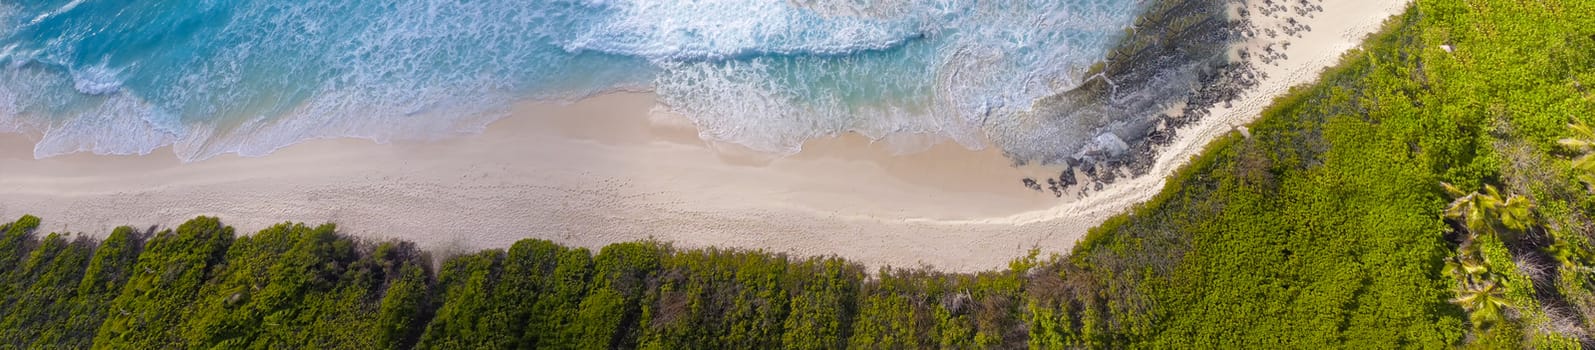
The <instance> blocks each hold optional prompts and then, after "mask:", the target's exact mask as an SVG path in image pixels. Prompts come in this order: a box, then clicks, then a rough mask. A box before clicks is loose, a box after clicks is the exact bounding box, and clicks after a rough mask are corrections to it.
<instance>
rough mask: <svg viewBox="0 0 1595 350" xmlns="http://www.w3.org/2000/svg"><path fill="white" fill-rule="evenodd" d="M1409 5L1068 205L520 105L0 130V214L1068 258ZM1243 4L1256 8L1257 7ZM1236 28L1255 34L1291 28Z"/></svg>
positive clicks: (864, 255)
mask: <svg viewBox="0 0 1595 350" xmlns="http://www.w3.org/2000/svg"><path fill="white" fill-rule="evenodd" d="M1407 2H1408V1H1407V0H1347V1H1324V2H1322V3H1321V4H1319V5H1321V6H1322V8H1323V11H1322V12H1316V13H1312V14H1311V16H1308V17H1298V18H1297V20H1298V21H1300V22H1301V23H1303V24H1305V25H1307V26H1310V27H1311V30H1310V31H1306V32H1301V33H1299V34H1300V36H1299V37H1286V36H1285V35H1280V36H1279V37H1277V38H1269V37H1268V36H1261V35H1260V36H1259V37H1258V38H1257V39H1256V40H1254V41H1253V42H1249V43H1246V44H1245V46H1246V47H1248V48H1250V49H1251V51H1253V52H1257V51H1261V50H1260V49H1261V48H1262V47H1265V46H1266V45H1268V44H1274V43H1278V42H1280V41H1287V40H1288V41H1289V42H1290V43H1291V44H1290V45H1289V46H1288V48H1283V49H1280V50H1282V52H1284V53H1285V54H1286V55H1288V57H1287V58H1284V59H1281V60H1273V61H1272V62H1269V63H1261V62H1258V63H1257V64H1258V67H1259V70H1260V71H1261V72H1263V73H1264V74H1266V76H1267V78H1264V79H1261V81H1260V85H1259V86H1258V87H1257V88H1255V89H1253V90H1251V91H1249V92H1246V93H1244V94H1243V95H1242V98H1241V99H1240V100H1238V101H1235V103H1233V104H1231V105H1230V106H1228V107H1224V106H1220V107H1221V108H1217V109H1215V110H1213V113H1212V114H1211V115H1210V116H1209V117H1206V118H1204V119H1202V120H1200V121H1199V122H1197V123H1194V124H1192V125H1190V126H1188V127H1186V128H1185V129H1182V130H1181V131H1180V133H1179V134H1178V135H1179V136H1178V137H1177V138H1176V139H1175V140H1174V141H1173V143H1172V144H1170V145H1169V146H1167V147H1165V148H1163V149H1162V150H1161V153H1159V154H1158V156H1157V161H1156V163H1155V164H1154V166H1153V168H1152V171H1151V173H1150V175H1147V176H1143V177H1140V178H1135V179H1129V180H1121V181H1118V182H1116V183H1114V184H1112V185H1110V186H1109V187H1107V188H1104V189H1103V190H1100V191H1093V192H1091V193H1090V194H1089V195H1088V196H1086V197H1084V198H1077V199H1060V198H1056V197H1054V196H1053V195H1052V194H1051V193H1043V192H1036V191H1031V190H1029V189H1026V188H1024V187H1023V186H1021V185H1020V179H1021V178H1024V177H1037V178H1044V177H1055V176H1057V173H1058V172H1059V171H1061V169H1059V168H1052V167H1040V166H1027V167H1021V168H1015V167H1012V166H1010V164H1009V160H1008V159H1006V158H1004V157H1003V156H1002V155H1001V154H1000V153H999V152H998V151H997V150H993V149H990V148H988V149H985V150H979V151H974V150H968V149H964V148H962V147H961V146H958V145H957V144H955V143H952V142H942V143H938V144H936V145H935V146H932V147H930V149H928V150H926V151H923V152H918V153H913V154H907V155H899V154H894V152H892V151H891V150H889V149H888V147H886V146H885V145H882V144H879V143H872V142H870V140H868V139H866V138H864V137H862V136H858V135H845V136H841V137H836V138H831V139H822V140H813V141H810V142H809V143H807V144H805V145H804V148H803V151H802V152H800V153H798V154H797V155H794V156H790V157H769V156H763V155H759V154H753V153H751V152H745V151H740V150H737V147H735V146H729V145H715V144H706V143H705V142H704V141H702V140H700V139H699V138H698V136H697V133H696V131H695V130H694V129H693V127H692V125H691V123H690V122H688V121H686V120H685V119H684V118H682V117H680V116H676V115H673V114H672V113H670V112H668V109H667V108H665V107H663V106H660V105H658V104H657V103H656V102H655V98H654V96H653V95H651V94H648V93H612V94H605V95H601V96H596V97H592V98H588V99H585V100H582V101H579V102H576V103H573V104H569V105H554V104H547V103H523V104H520V105H517V106H516V107H515V108H514V110H513V111H512V113H511V116H510V117H507V118H505V119H503V120H500V121H498V122H495V123H493V124H492V125H490V126H489V127H488V128H487V130H486V131H485V132H483V133H482V134H480V135H470V136H463V137H458V138H453V139H448V140H442V141H434V142H400V143H393V144H378V143H375V142H371V141H368V140H358V139H336V140H319V141H311V142H305V143H301V144H297V145H294V146H291V147H287V148H284V149H282V150H279V151H277V152H276V153H273V154H271V155H269V156H265V157H259V158H245V157H237V156H221V157H216V158H212V159H208V160H204V161H200V162H195V163H186V164H185V163H181V162H179V161H178V160H177V158H176V157H174V156H173V155H172V154H171V152H170V150H169V149H162V150H157V151H156V152H155V153H153V154H151V155H148V156H100V155H90V154H73V155H67V156H59V157H51V158H46V159H34V156H33V144H34V142H35V140H37V138H38V135H19V134H0V217H6V218H14V217H16V216H20V215H22V214H34V215H38V216H41V217H43V218H44V219H45V222H46V223H45V228H47V229H49V230H52V231H67V232H85V233H90V234H103V233H108V232H110V230H111V228H113V227H115V226H121V225H133V226H137V227H144V226H149V225H160V226H172V225H175V224H177V223H180V222H182V221H184V220H187V219H189V218H192V217H194V216H196V215H214V216H218V217H220V218H221V219H222V220H223V221H224V222H226V223H228V224H230V225H233V226H235V227H238V228H239V229H240V231H241V232H252V231H255V230H259V229H261V228H264V227H266V226H269V225H271V224H274V223H279V222H284V221H296V222H309V223H319V222H334V223H337V224H338V225H339V226H340V228H341V230H342V231H343V232H344V233H347V234H353V235H358V236H362V237H370V238H374V239H385V238H396V239H405V240H411V241H415V242H417V243H419V244H420V245H422V246H423V247H427V248H433V249H443V250H457V251H466V250H472V249H481V248H493V247H507V246H508V245H510V244H511V243H513V242H514V241H516V240H520V239H523V238H544V239H550V240H553V241H555V242H559V243H562V244H570V245H578V246H586V247H591V248H596V247H600V246H602V245H604V244H608V243H614V242H622V241H631V240H641V239H650V238H651V239H657V240H661V241H667V242H672V243H673V244H676V245H678V246H684V247H703V246H720V247H737V248H748V249H764V250H767V251H774V252H787V253H791V254H794V255H799V256H811V255H829V254H835V255H838V256H842V257H845V258H849V259H854V260H856V261H858V262H861V263H864V264H866V265H870V266H882V265H894V266H915V265H920V264H925V265H931V266H935V267H938V268H942V269H947V270H951V271H977V270H985V269H991V268H998V267H1002V266H1005V264H1006V263H1007V262H1009V261H1011V260H1012V259H1014V258H1017V257H1020V256H1022V255H1023V254H1024V253H1025V252H1026V251H1028V250H1029V249H1032V248H1038V249H1041V250H1042V251H1044V252H1049V253H1050V252H1067V251H1068V249H1069V248H1070V247H1071V246H1073V244H1074V242H1075V241H1076V240H1078V239H1079V238H1080V237H1081V236H1082V235H1084V233H1085V232H1086V231H1087V230H1089V229H1090V228H1091V227H1093V226H1095V225H1097V224H1099V223H1100V222H1101V221H1102V220H1104V219H1106V218H1108V217H1110V216H1112V215H1115V214H1117V213H1120V212H1122V211H1124V210H1125V209H1126V208H1129V207H1130V206H1132V205H1134V204H1136V203H1140V202H1142V201H1144V200H1146V199H1147V198H1149V197H1150V196H1152V195H1153V194H1155V193H1156V192H1157V191H1159V190H1160V189H1161V188H1162V186H1163V184H1164V176H1166V175H1167V174H1169V173H1170V172H1172V171H1173V170H1174V169H1176V168H1178V167H1179V166H1180V165H1181V164H1183V163H1184V162H1185V161H1186V160H1188V159H1189V158H1190V157H1191V156H1192V155H1193V154H1195V153H1196V152H1199V151H1200V150H1201V149H1202V148H1203V146H1204V145H1206V144H1207V143H1208V142H1209V141H1211V140H1213V139H1214V138H1216V137H1218V136H1220V135H1223V134H1224V133H1227V132H1230V131H1232V130H1234V129H1236V128H1237V127H1240V126H1243V125H1244V124H1246V123H1248V122H1250V121H1251V120H1252V119H1253V118H1255V117H1256V116H1257V115H1258V113H1259V112H1260V111H1261V110H1262V109H1263V108H1264V107H1266V106H1267V105H1268V103H1269V102H1270V101H1272V99H1273V98H1275V97H1277V96H1279V95H1281V94H1283V93H1284V92H1286V91H1288V89H1289V88H1290V87H1291V86H1295V85H1299V84H1304V83H1309V82H1311V81H1312V80H1313V79H1315V78H1316V77H1317V75H1318V74H1319V72H1321V71H1322V70H1323V69H1324V68H1326V67H1328V66H1330V65H1332V64H1334V63H1335V62H1336V61H1338V59H1339V57H1340V56H1341V55H1342V54H1343V53H1344V52H1346V51H1347V50H1350V49H1352V48H1354V47H1356V46H1357V45H1358V43H1359V42H1360V41H1361V39H1362V38H1364V37H1365V36H1366V35H1368V34H1369V33H1371V32H1373V31H1375V30H1378V29H1379V28H1380V25H1381V24H1382V23H1383V22H1384V21H1385V20H1386V19H1387V18H1389V17H1390V16H1392V15H1395V14H1397V13H1399V12H1400V11H1401V10H1402V9H1403V8H1404V6H1405V5H1406V3H1407ZM1251 6H1253V7H1256V6H1261V1H1254V4H1252V5H1251ZM1291 15H1292V14H1279V15H1278V16H1277V17H1275V16H1269V15H1264V14H1261V13H1255V11H1254V13H1253V14H1252V18H1253V20H1254V22H1256V23H1257V25H1258V26H1259V27H1268V26H1279V25H1282V24H1283V23H1284V21H1285V18H1287V16H1291Z"/></svg>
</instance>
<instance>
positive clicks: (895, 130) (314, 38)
mask: <svg viewBox="0 0 1595 350" xmlns="http://www.w3.org/2000/svg"><path fill="white" fill-rule="evenodd" d="M857 3H860V2H858V1H849V0H791V1H783V0H719V1H704V0H698V1H694V0H586V1H555V0H475V1H462V0H361V1H329V0H298V1H288V0H169V1H98V0H28V1H16V0H0V132H7V131H9V132H39V133H42V134H43V139H42V140H41V141H39V143H38V144H37V146H36V147H35V149H34V155H35V156H36V157H41V158H42V157H49V156H53V155H60V154H66V153H73V152H93V153H99V154H148V153H150V152H152V151H154V150H155V149H157V148H160V147H164V146H168V145H170V146H172V147H173V151H174V152H175V153H176V155H177V156H178V157H179V158H181V159H183V160H185V161H193V160H200V159H205V158H208V157H212V156H215V155H219V154H224V153H238V154H241V155H246V156H258V155H264V154H267V153H270V152H271V151H273V150H275V149H277V148H280V147H282V146H286V145H289V144H293V143H295V142H299V141H304V140H309V139H317V138H334V137H359V138H369V139H373V140H377V141H379V142H387V141H391V140H401V139H403V140H416V139H418V140H429V139H436V138H439V137H446V136H452V135H458V134H461V133H473V132H479V131H481V130H482V128H483V127H484V126H485V125H486V124H487V123H489V122H491V121H493V120H495V119H497V118H500V117H502V116H503V115H504V114H505V113H506V111H507V110H508V106H509V105H510V104H511V103H513V102H516V101H522V100H545V101H573V100H575V99H579V98H582V97H585V96H591V95H593V94H596V93H602V92H605V91H615V90H649V91H654V92H656V93H657V94H658V96H659V99H660V102H661V103H663V104H665V105H667V106H669V107H670V108H671V109H672V110H674V111H676V112H680V113H682V114H684V115H686V116H688V117H689V118H691V119H692V120H693V122H695V123H696V124H697V125H698V126H699V128H700V130H701V136H702V137H703V138H704V139H705V140H709V141H717V142H730V143H736V144H740V145H743V146H746V147H748V148H751V149H754V150H758V151H763V152H769V153H775V154H791V153H793V152H796V151H797V150H798V149H799V147H800V146H801V144H802V143H803V142H804V141H805V140H808V139H811V138H815V137H820V136H826V135H834V134H838V133H843V132H859V133H862V134H865V135H867V136H870V137H874V138H887V137H890V136H895V135H927V134H928V135H935V136H936V137H938V138H944V139H951V140H954V141H956V142H959V143H961V144H963V145H966V146H969V147H980V146H982V145H983V144H985V142H986V140H988V139H1000V140H1001V141H1003V142H999V144H1021V143H1024V142H1026V140H1025V139H1023V138H1037V139H1045V138H1056V137H1061V136H1058V135H1046V134H1041V135H1037V134H1034V133H1013V132H1008V131H1003V130H1006V129H1003V130H999V129H996V128H993V127H992V126H993V125H1008V126H1011V125H1025V124H1026V123H1027V121H1024V120H1015V118H1024V116H1025V115H1029V114H1028V113H1027V112H1028V111H1030V110H1031V108H1032V105H1033V104H1034V102H1035V101H1037V100H1038V99H1040V98H1043V97H1045V96H1049V95H1053V94H1056V93H1058V92H1060V91H1064V90H1067V89H1069V88H1071V87H1074V86H1075V85H1076V84H1077V83H1078V82H1079V80H1080V78H1081V77H1080V75H1081V74H1083V72H1084V71H1085V70H1086V69H1087V68H1088V67H1089V65H1090V64H1092V63H1094V62H1095V61H1097V60H1099V59H1101V57H1102V56H1103V55H1104V53H1105V51H1106V50H1107V49H1109V46H1111V45H1113V44H1114V41H1115V40H1116V39H1117V38H1118V37H1119V36H1121V35H1122V34H1123V33H1124V30H1125V28H1126V27H1127V26H1128V25H1129V24H1130V23H1131V21H1132V20H1133V19H1134V17H1135V15H1136V14H1137V13H1138V11H1139V10H1140V7H1141V6H1142V4H1141V2H1140V1H1134V0H1009V1H974V0H928V1H875V2H870V1H866V2H862V3H869V5H859V4H857ZM1091 120H1093V121H1091V122H1081V123H1080V125H1068V126H1065V127H1064V128H1065V129H1070V130H1076V131H1091V132H1081V133H1080V134H1093V133H1094V132H1095V130H1096V129H1100V128H1104V127H1106V126H1107V124H1109V123H1110V122H1111V121H1103V120H1097V119H1091ZM1072 134H1074V133H1071V135H1072ZM1016 138H1019V139H1016ZM1087 138H1089V137H1087ZM1047 141H1048V142H1051V143H1057V142H1058V141H1057V140H1047ZM1079 142H1090V140H1089V139H1087V140H1079Z"/></svg>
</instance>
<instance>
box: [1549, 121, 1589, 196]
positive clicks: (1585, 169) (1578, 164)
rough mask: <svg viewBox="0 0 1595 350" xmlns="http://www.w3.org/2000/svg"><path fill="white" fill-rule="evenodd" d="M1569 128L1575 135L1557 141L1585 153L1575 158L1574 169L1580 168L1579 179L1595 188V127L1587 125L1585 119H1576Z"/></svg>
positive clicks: (1587, 185) (1563, 145)
mask: <svg viewBox="0 0 1595 350" xmlns="http://www.w3.org/2000/svg"><path fill="white" fill-rule="evenodd" d="M1567 129H1568V130H1570V131H1572V132H1573V137H1569V138H1565V139H1561V140H1560V141H1557V143H1559V144H1561V145H1562V147H1566V148H1568V149H1572V150H1574V151H1578V152H1581V153H1583V155H1580V156H1579V157H1578V158H1575V159H1573V169H1576V170H1579V174H1578V181H1581V182H1584V185H1585V186H1586V187H1587V188H1589V189H1591V190H1595V152H1592V151H1595V129H1592V128H1590V127H1589V125H1585V124H1584V121H1582V120H1577V119H1574V120H1573V123H1572V124H1568V125H1567Z"/></svg>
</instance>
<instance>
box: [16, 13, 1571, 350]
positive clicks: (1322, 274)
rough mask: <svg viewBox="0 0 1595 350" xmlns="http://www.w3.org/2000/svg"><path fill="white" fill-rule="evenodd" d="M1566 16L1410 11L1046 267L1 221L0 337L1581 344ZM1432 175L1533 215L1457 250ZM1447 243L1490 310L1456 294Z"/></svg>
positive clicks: (69, 342) (462, 343) (279, 344)
mask: <svg viewBox="0 0 1595 350" xmlns="http://www.w3.org/2000/svg"><path fill="white" fill-rule="evenodd" d="M1589 13H1595V3H1584V2H1518V1H1504V0H1471V1H1443V2H1442V1H1424V2H1419V3H1417V4H1416V5H1414V6H1413V7H1411V8H1409V9H1408V11H1407V12H1406V13H1405V14H1403V15H1401V16H1399V17H1397V18H1395V19H1392V20H1391V22H1390V23H1388V24H1387V25H1386V28H1385V30H1383V31H1382V32H1380V33H1378V34H1376V35H1374V36H1373V37H1371V38H1370V39H1369V41H1368V42H1367V43H1365V45H1364V47H1363V48H1362V49H1360V50H1354V51H1352V52H1350V53H1348V54H1347V55H1346V56H1345V57H1343V58H1342V62H1341V64H1340V65H1338V66H1336V67H1335V68H1332V69H1330V70H1329V71H1327V72H1325V73H1323V75H1322V76H1321V77H1320V78H1319V80H1318V82H1317V83H1316V84H1314V85H1312V86H1306V87H1299V88H1297V89H1295V90H1293V91H1291V92H1290V93H1289V94H1287V95H1285V96H1283V97H1281V98H1279V99H1277V100H1276V101H1275V102H1274V104H1273V106H1272V107H1270V108H1268V109H1267V110H1266V111H1265V112H1263V114H1262V116H1261V117H1260V118H1259V119H1257V121H1256V122H1255V123H1253V124H1251V125H1250V132H1249V135H1250V136H1249V137H1248V136H1244V135H1242V134H1240V133H1231V134H1229V135H1227V136H1224V137H1221V138H1220V139H1219V140H1217V141H1215V142H1214V143H1212V144H1209V145H1208V146H1207V148H1206V150H1205V151H1204V152H1202V153H1201V154H1200V155H1198V156H1196V157H1194V158H1193V159H1191V161H1190V162H1189V163H1188V164H1186V165H1185V166H1184V167H1183V168H1181V169H1180V170H1178V171H1177V172H1176V173H1175V174H1173V175H1172V176H1171V177H1170V178H1169V180H1168V182H1167V183H1168V185H1167V186H1166V187H1165V188H1164V189H1163V190H1162V192H1161V193H1159V194H1158V195H1156V196H1155V197H1153V198H1152V199H1151V200H1149V201H1148V202H1146V203H1143V204H1141V205H1138V206H1136V207H1135V208H1133V209H1132V210H1130V211H1129V212H1127V213H1124V214H1121V215H1119V216H1115V217H1113V218H1110V219H1108V220H1107V221H1106V222H1105V223H1104V224H1102V225H1101V226H1099V227H1097V228H1095V229H1093V230H1092V231H1091V232H1090V233H1089V234H1088V235H1087V236H1086V237H1085V238H1084V239H1082V240H1081V241H1080V242H1079V243H1078V244H1077V245H1076V246H1075V248H1074V250H1073V251H1072V252H1071V253H1070V254H1068V255H1064V256H1039V255H1037V254H1031V255H1030V256H1028V257H1022V258H1019V259H1016V260H1015V261H1014V262H1013V263H1011V264H1010V266H1009V268H1007V269H1004V270H1000V271H988V272H981V273H971V274H958V273H946V272H939V271H935V270H932V269H928V268H917V269H905V268H883V269H880V270H876V271H867V270H866V269H865V268H864V267H862V266H860V265H859V264H856V263H852V262H848V261H846V260H844V259H840V258H835V257H807V258H799V257H790V256H786V255H784V254H777V253H768V252H762V251H744V250H732V249H719V248H702V249H681V248H676V247H672V246H670V245H669V244H666V243H659V242H629V243H617V244H612V245H609V246H606V247H604V248H602V249H600V250H599V251H598V252H596V253H595V252H592V251H590V250H587V249H584V248H572V247H564V246H560V245H557V244H554V243H552V242H549V241H545V240H536V239H528V240H523V241H520V242H517V243H516V244H514V245H513V246H511V247H510V248H509V249H507V250H500V249H493V250H484V251H479V252H472V253H466V254H460V255H456V256H449V257H435V256H432V255H431V254H429V253H427V252H425V251H422V250H420V249H417V248H416V247H414V245H412V244H409V243H405V242H392V241H388V242H368V241H362V240H359V239H355V238H352V237H348V236H343V235H341V234H338V233H337V230H336V227H334V226H331V225H323V226H316V227H311V226H306V225H302V224H291V223H285V224H282V225H278V226H273V227H271V228H268V229H266V230H263V231H261V232H258V233H255V234H253V235H249V236H242V237H240V236H236V235H235V233H234V232H233V230H232V229H231V228H230V227H227V226H225V225H223V224H222V223H221V222H220V221H218V220H217V219H215V218H208V217H201V218H196V219H194V220H191V221H189V222H188V223H185V224H183V225H181V226H179V227H177V228H176V229H175V230H166V231H161V232H154V231H153V230H150V231H147V232H141V231H139V230H135V229H132V228H118V229H117V230H115V231H114V232H112V233H111V234H110V235H109V236H107V238H105V239H104V240H100V241H94V240H90V239H86V238H73V236H72V235H66V234H48V235H43V236H42V237H41V236H40V233H39V232H38V231H39V227H40V220H39V218H35V217H31V216H24V217H22V218H20V219H18V220H17V221H15V222H12V223H7V224H3V225H0V233H3V236H0V296H3V299H0V315H3V316H0V348H42V347H85V346H89V345H90V344H92V346H93V347H95V348H117V349H120V348H140V349H147V348H148V349H153V348H244V347H250V348H382V349H389V348H450V349H452V348H554V349H564V348H580V349H596V348H648V349H675V348H792V349H836V348H931V347H939V348H1025V347H1030V348H1067V347H1091V348H1215V347H1218V348H1309V347H1348V348H1395V347H1424V348H1441V347H1455V346H1461V347H1477V348H1511V347H1537V348H1577V347H1581V346H1585V347H1587V346H1590V345H1592V341H1591V339H1590V331H1591V330H1595V272H1592V271H1595V249H1592V245H1591V244H1592V243H1595V225H1592V224H1591V221H1590V218H1592V217H1595V196H1591V195H1590V193H1591V192H1590V189H1589V184H1584V183H1580V182H1579V178H1580V176H1581V175H1584V174H1582V173H1581V172H1580V171H1578V170H1577V169H1575V168H1574V167H1573V161H1572V160H1571V159H1572V158H1574V157H1577V156H1579V154H1577V153H1576V152H1573V151H1570V150H1568V149H1565V148H1562V147H1561V146H1560V145H1558V144H1557V140H1559V139H1562V138H1566V137H1569V136H1571V135H1572V132H1571V131H1569V129H1568V128H1567V127H1566V125H1567V124H1569V123H1571V122H1574V121H1575V120H1582V121H1585V122H1588V121H1590V120H1591V118H1595V91H1592V90H1591V89H1595V86H1591V84H1595V64H1592V62H1595V23H1592V22H1595V17H1590V16H1587V15H1586V14H1589ZM1442 182H1444V183H1450V184H1454V185H1456V187H1458V188H1462V189H1465V190H1469V191H1471V190H1476V189H1481V188H1484V186H1486V185H1493V186H1496V187H1499V188H1501V189H1502V191H1505V192H1508V193H1511V194H1517V195H1522V196H1526V197H1527V198H1529V199H1530V200H1532V201H1533V202H1534V203H1535V204H1536V205H1535V209H1534V211H1533V215H1534V216H1535V217H1536V218H1537V220H1536V221H1537V222H1539V223H1540V224H1539V225H1536V226H1533V227H1531V228H1529V229H1527V230H1524V231H1523V232H1521V233H1517V234H1512V235H1478V236H1477V237H1476V238H1474V239H1472V240H1471V241H1469V240H1464V239H1462V238H1461V237H1462V235H1465V234H1468V232H1467V231H1466V230H1467V229H1468V228H1467V227H1466V225H1465V224H1463V223H1460V222H1455V221H1450V220H1448V219H1447V218H1446V214H1445V210H1446V208H1447V205H1448V203H1450V202H1451V200H1452V198H1451V197H1450V196H1448V195H1447V193H1446V191H1445V190H1444V189H1443V188H1442V187H1441V186H1440V183H1442ZM1465 241H1467V242H1469V243H1467V244H1474V245H1477V248H1478V251H1479V253H1478V254H1479V255H1480V256H1482V259H1483V260H1484V261H1486V262H1488V264H1489V265H1490V267H1491V269H1492V271H1496V272H1495V273H1497V274H1499V277H1497V278H1498V279H1499V281H1501V284H1502V286H1503V287H1504V289H1503V290H1502V292H1501V296H1502V298H1504V299H1505V305H1506V306H1505V310H1506V312H1505V313H1504V315H1503V317H1502V318H1501V320H1500V321H1498V322H1493V323H1480V322H1475V321H1474V320H1476V319H1479V318H1477V317H1470V316H1473V315H1472V313H1473V312H1475V311H1473V310H1469V309H1466V308H1464V307H1463V305H1461V303H1457V302H1455V301H1456V300H1457V299H1458V298H1459V297H1460V296H1461V294H1460V293H1461V292H1462V291H1461V290H1459V289H1458V285H1459V284H1460V281H1459V278H1461V277H1459V275H1457V274H1454V273H1447V272H1446V271H1447V268H1446V263H1445V262H1446V261H1447V259H1449V258H1451V257H1453V256H1456V255H1457V254H1459V252H1460V251H1461V249H1460V248H1461V247H1460V246H1459V244H1461V243H1462V242H1465ZM434 259H438V260H441V264H439V265H437V267H434V265H432V261H433V260H434Z"/></svg>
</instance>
